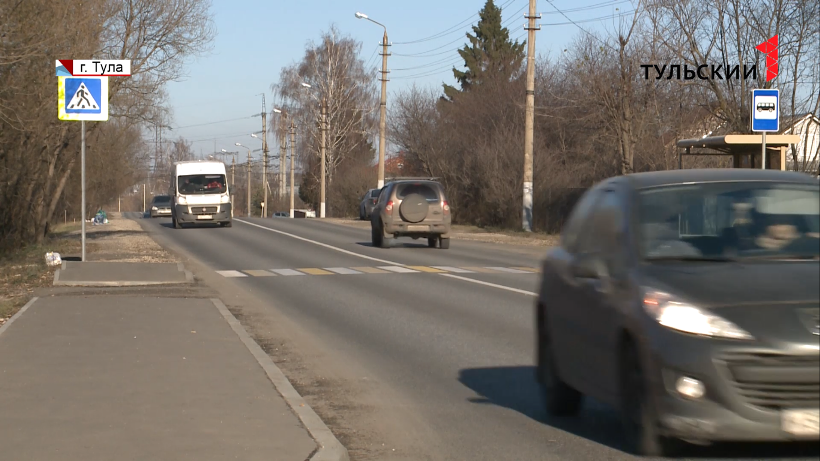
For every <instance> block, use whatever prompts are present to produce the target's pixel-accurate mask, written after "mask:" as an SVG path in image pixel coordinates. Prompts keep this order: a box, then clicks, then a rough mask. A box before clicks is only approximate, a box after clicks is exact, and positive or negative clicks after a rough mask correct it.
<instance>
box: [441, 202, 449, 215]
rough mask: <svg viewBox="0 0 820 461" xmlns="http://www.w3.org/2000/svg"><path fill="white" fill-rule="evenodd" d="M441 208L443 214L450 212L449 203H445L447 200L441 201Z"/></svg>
mask: <svg viewBox="0 0 820 461" xmlns="http://www.w3.org/2000/svg"><path fill="white" fill-rule="evenodd" d="M441 209H442V210H444V214H450V205H448V204H447V200H442V201H441Z"/></svg>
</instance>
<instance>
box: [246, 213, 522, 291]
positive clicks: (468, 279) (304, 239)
mask: <svg viewBox="0 0 820 461" xmlns="http://www.w3.org/2000/svg"><path fill="white" fill-rule="evenodd" d="M234 221H237V222H241V223H242V224H247V225H249V226H254V227H258V228H260V229H264V230H266V231H270V232H275V233H277V234H281V235H287V236H288V237H292V238H295V239H297V240H301V241H303V242H309V243H312V244H314V245H319V246H320V247H324V248H328V249H330V250H335V251H338V252H340V253H344V254H348V255H351V256H356V257H358V258H362V259H369V260H371V261H377V262H381V263H385V264H392V265H396V266H406V265H407V264H401V263H397V262H393V261H387V260H385V259H379V258H374V257H372V256H366V255H363V254H359V253H354V252H352V251H348V250H345V249H342V248H339V247H335V246H333V245H328V244H327V243H322V242H317V241H316V240H311V239H308V238H305V237H300V236H298V235H295V234H291V233H290V232H283V231H280V230H277V229H271V228H270V227H265V226H260V225H259V224H254V223H251V222H247V221H243V220H241V219H234ZM408 270H410V271H412V269H408ZM413 272H415V271H413ZM437 275H441V276H442V277H451V278H454V279H458V280H463V281H465V282H471V283H477V284H479V285H484V286H488V287H493V288H499V289H501V290H506V291H512V292H513V293H520V294H524V295H530V296H536V297H537V296H538V294H537V293H533V292H531V291H526V290H519V289H518V288H512V287H508V286H504V285H498V284H495V283H490V282H484V281H482V280H474V279H470V278H467V277H461V276H458V275H453V274H437Z"/></svg>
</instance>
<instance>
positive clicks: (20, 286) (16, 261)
mask: <svg viewBox="0 0 820 461" xmlns="http://www.w3.org/2000/svg"><path fill="white" fill-rule="evenodd" d="M108 220H109V221H108V224H104V225H101V226H92V225H91V224H90V223H87V224H86V259H87V260H88V261H127V262H128V261H137V262H173V261H175V259H174V258H173V257H172V256H171V255H170V254H169V253H168V252H166V251H165V250H163V249H162V248H161V247H160V246H159V245H157V243H156V242H154V240H153V239H151V237H149V236H148V235H147V234H146V233H145V232H144V231H143V230H142V228H141V227H140V225H139V223H137V222H136V221H133V220H130V219H123V218H122V217H121V216H120V214H119V213H109V215H108ZM81 238H82V235H81V224H80V223H72V224H63V225H58V226H57V227H56V228H55V230H54V232H53V233H52V234H51V235H50V236H49V237H48V238H47V239H46V240H45V241H44V242H43V243H41V244H38V245H29V246H26V247H24V248H22V249H19V250H16V251H13V252H10V253H7V254H4V255H0V325H2V324H3V323H5V322H6V321H7V319H9V318H10V317H11V316H13V315H14V314H15V313H16V312H17V311H18V310H19V309H20V308H21V307H22V306H23V305H24V304H25V303H26V302H28V300H29V299H30V298H31V294H32V293H33V292H34V290H35V289H36V288H40V287H48V286H51V283H52V282H53V281H54V271H55V270H56V269H57V268H56V267H48V266H46V260H45V254H46V253H47V252H49V251H53V252H56V253H60V256H61V257H62V258H63V259H64V260H75V261H79V260H80V256H81V252H82V245H81Z"/></svg>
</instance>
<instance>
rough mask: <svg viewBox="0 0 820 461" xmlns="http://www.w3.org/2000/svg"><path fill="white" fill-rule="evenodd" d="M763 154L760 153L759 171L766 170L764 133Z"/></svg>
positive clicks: (764, 140) (764, 135)
mask: <svg viewBox="0 0 820 461" xmlns="http://www.w3.org/2000/svg"><path fill="white" fill-rule="evenodd" d="M762 144H763V152H761V153H760V160H761V162H760V169H761V170H765V169H766V132H765V131H764V132H763V143H762Z"/></svg>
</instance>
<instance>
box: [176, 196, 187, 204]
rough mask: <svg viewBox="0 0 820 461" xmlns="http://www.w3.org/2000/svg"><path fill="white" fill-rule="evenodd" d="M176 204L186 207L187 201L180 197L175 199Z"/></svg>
mask: <svg viewBox="0 0 820 461" xmlns="http://www.w3.org/2000/svg"><path fill="white" fill-rule="evenodd" d="M177 203H178V204H180V205H187V204H188V200H186V199H185V197H183V196H181V195H180V196H179V197H177Z"/></svg>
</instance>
